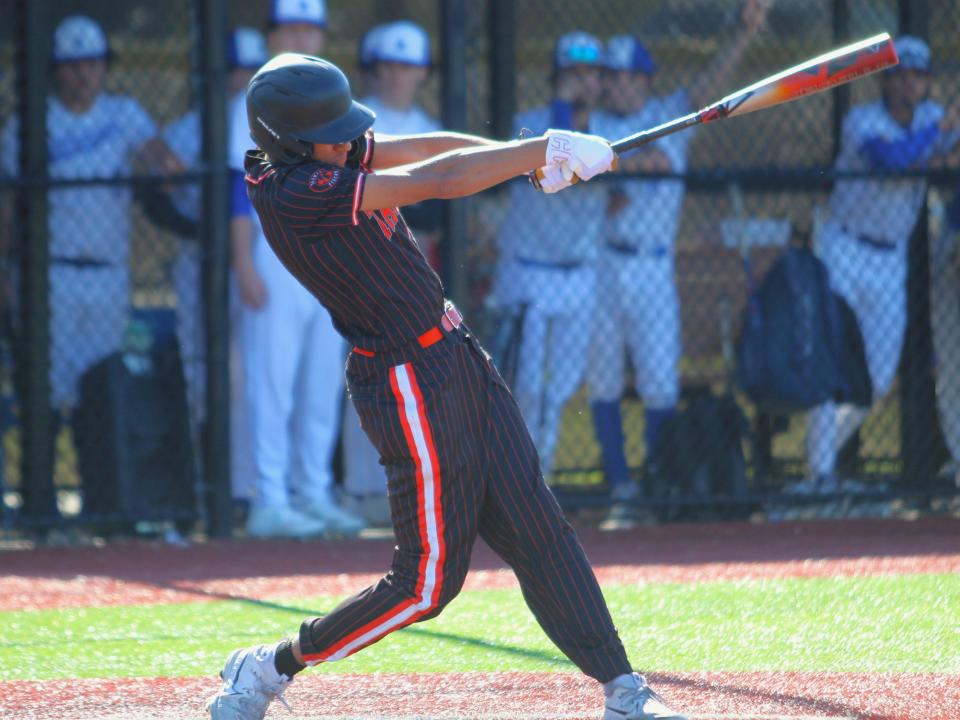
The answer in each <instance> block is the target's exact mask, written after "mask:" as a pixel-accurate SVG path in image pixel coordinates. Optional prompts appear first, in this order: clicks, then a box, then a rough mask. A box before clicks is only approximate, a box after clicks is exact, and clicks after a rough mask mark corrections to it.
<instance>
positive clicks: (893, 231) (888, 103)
mask: <svg viewBox="0 0 960 720" xmlns="http://www.w3.org/2000/svg"><path fill="white" fill-rule="evenodd" d="M895 47H896V50H897V55H898V56H899V57H900V64H899V65H898V66H896V67H895V68H892V69H890V70H887V71H885V72H884V73H883V75H882V77H881V87H882V97H881V99H879V100H876V101H874V102H871V103H866V104H863V105H858V106H855V107H853V108H852V109H851V110H850V112H849V113H848V114H847V117H846V118H845V119H844V122H843V136H842V139H841V146H840V154H839V156H838V157H837V161H836V169H837V171H838V172H841V173H842V172H875V173H878V174H884V173H895V172H901V171H905V172H909V171H912V170H920V169H924V168H926V167H928V165H929V163H930V160H931V158H933V157H934V156H935V155H937V154H940V153H944V152H947V151H949V150H950V148H951V147H952V145H953V144H954V143H955V141H956V140H957V137H958V130H960V104H957V103H954V104H953V105H952V106H951V107H950V109H949V110H948V111H947V112H944V108H943V106H941V105H940V104H938V103H936V102H934V101H932V100H930V99H929V98H928V97H927V95H928V93H929V90H930V80H931V60H930V48H929V47H928V46H927V44H926V43H925V42H924V41H923V40H921V39H920V38H917V37H912V36H909V35H905V36H902V37H900V38H898V39H897V40H896V44H895ZM926 189H927V183H926V180H925V179H924V178H923V177H906V178H894V177H886V178H885V177H854V178H848V179H839V180H837V182H836V184H835V186H834V190H833V193H832V194H831V196H830V206H829V217H828V218H827V219H826V221H825V222H824V223H823V227H822V229H821V232H820V236H819V242H818V245H819V252H820V255H821V258H822V260H823V262H824V263H825V265H826V266H827V268H828V270H829V273H830V284H831V286H832V287H833V289H834V290H835V291H836V292H837V293H839V294H840V295H841V296H842V297H843V298H844V300H846V302H847V303H848V304H849V305H850V307H851V308H852V309H853V311H854V313H855V315H856V317H857V321H858V324H859V326H860V331H861V333H862V334H863V341H864V349H865V352H866V357H867V367H868V369H869V372H870V380H871V382H872V384H873V399H874V402H876V401H877V400H878V399H880V398H882V397H883V396H884V395H886V393H887V391H888V390H889V389H890V385H891V384H892V382H893V378H894V375H895V374H896V371H897V363H898V361H899V358H900V349H901V347H902V345H903V336H904V331H905V329H906V314H907V298H906V281H907V245H908V243H909V239H910V234H911V233H912V231H913V228H914V225H915V224H916V222H917V217H918V216H919V213H920V210H921V208H922V207H923V205H924V199H925V197H926ZM867 412H868V409H866V408H861V407H856V406H853V405H842V406H840V407H839V408H838V407H837V405H836V404H835V403H833V402H828V403H824V404H823V405H819V406H817V407H816V408H814V409H813V410H811V411H810V412H809V414H808V432H807V453H808V462H809V465H810V472H811V475H812V480H813V485H814V488H815V489H818V490H820V491H827V492H829V491H833V490H837V489H839V488H840V487H841V486H840V484H839V483H838V480H837V478H836V475H835V472H834V468H835V463H836V456H837V449H838V448H839V447H840V446H841V445H843V443H844V442H845V441H846V439H847V438H848V437H850V435H851V434H852V433H853V432H854V431H855V430H856V429H857V428H858V427H859V426H860V423H861V422H863V420H864V418H865V417H866V415H867Z"/></svg>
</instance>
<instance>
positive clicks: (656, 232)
mask: <svg viewBox="0 0 960 720" xmlns="http://www.w3.org/2000/svg"><path fill="white" fill-rule="evenodd" d="M511 11H512V20H513V22H514V24H515V27H516V37H517V40H515V50H514V52H515V54H516V72H515V77H514V78H513V82H514V83H515V108H514V109H515V114H514V117H513V126H512V128H511V129H510V131H511V132H513V133H517V132H520V131H521V128H523V127H526V128H529V129H530V130H531V131H533V132H534V133H539V132H542V131H543V130H545V129H546V128H547V127H570V128H574V129H578V130H583V131H589V132H595V133H598V134H601V135H604V136H606V137H609V138H611V139H616V138H619V137H623V136H626V135H629V134H632V133H634V132H637V131H640V130H643V129H647V128H650V127H654V126H656V125H658V124H660V123H662V122H666V121H668V120H671V119H673V118H675V117H678V116H681V115H684V114H687V113H689V112H691V111H693V110H696V109H699V108H700V107H703V106H705V105H706V104H709V103H711V102H713V101H715V100H718V99H720V98H721V97H722V96H724V95H726V94H727V93H730V92H732V91H734V90H736V89H737V88H740V87H744V86H746V85H748V84H750V83H752V82H754V81H756V80H759V79H760V78H763V77H766V76H769V75H772V74H773V73H775V72H777V71H779V70H781V69H784V68H786V67H789V66H791V65H794V64H797V63H799V62H802V61H804V60H806V59H809V58H811V57H814V56H816V55H818V54H820V53H822V52H825V51H827V50H829V49H832V48H834V47H838V46H840V45H843V44H846V43H848V42H851V41H853V40H856V39H861V38H864V37H869V36H870V35H873V34H875V33H878V32H882V31H889V32H891V34H893V35H894V36H899V35H906V34H908V33H911V32H912V33H914V34H917V35H922V36H923V37H925V38H927V43H929V48H930V52H931V57H932V60H931V63H930V65H929V70H930V72H929V73H928V72H926V70H927V69H928V67H927V66H926V65H923V63H922V62H921V63H917V62H915V60H914V56H913V55H911V54H910V53H911V52H913V51H917V52H919V53H920V54H921V55H922V53H923V48H922V46H920V45H916V44H913V43H911V42H908V43H907V44H906V45H905V46H904V48H905V50H904V53H905V57H904V60H905V65H907V64H910V65H911V68H910V69H908V70H905V71H903V72H891V73H886V74H883V75H881V76H877V77H873V78H870V79H867V80H861V81H858V82H855V83H853V84H852V85H850V86H847V87H844V88H841V89H839V90H835V91H832V92H829V93H822V94H819V95H816V96H814V97H809V98H804V99H802V100H800V101H797V102H795V103H791V104H788V105H786V106H782V107H779V108H775V109H771V110H768V111H763V112H760V113H756V114H753V115H749V116H746V117H743V118H737V119H733V120H730V121H729V122H726V123H719V124H716V125H711V126H709V127H701V128H699V129H696V130H693V131H684V133H681V134H677V135H673V136H670V137H668V138H665V139H663V140H660V141H658V142H656V143H654V144H653V145H652V146H649V147H646V148H644V149H642V150H641V151H639V152H637V153H635V154H633V155H632V156H628V157H624V158H623V159H622V162H621V167H620V171H619V172H618V173H615V174H613V175H611V176H604V177H603V178H602V179H601V180H600V181H597V182H592V183H590V184H589V185H587V186H578V187H575V188H573V189H572V190H568V191H564V192H563V193H562V194H559V195H556V196H544V195H542V194H539V193H537V192H536V191H534V190H533V189H532V188H530V187H529V186H528V185H527V184H526V183H525V182H523V181H517V182H515V183H514V184H513V186H512V187H510V188H509V189H505V190H500V191H498V192H494V193H489V194H487V195H486V196H484V197H482V198H479V199H476V200H473V201H471V212H470V215H471V227H472V228H473V232H474V233H475V236H474V237H473V238H472V241H473V242H474V244H475V245H476V246H477V248H483V249H484V250H480V249H475V250H474V251H473V252H474V253H476V254H477V255H478V256H479V257H480V258H482V261H480V262H473V263H471V264H470V265H469V272H471V282H470V283H469V285H470V287H471V288H473V289H474V292H473V293H472V294H471V296H470V301H471V303H472V304H473V307H472V308H471V309H472V312H473V313H482V314H483V316H484V318H485V319H486V323H485V324H484V332H485V340H486V341H487V343H488V344H489V345H490V346H491V348H492V349H493V350H494V351H495V354H496V356H497V359H498V361H499V362H500V364H501V367H502V369H503V370H504V372H506V373H507V374H508V375H509V376H510V380H511V382H512V387H513V390H514V394H515V396H516V397H517V400H518V402H519V403H520V405H521V408H522V409H523V411H524V415H525V417H526V418H527V421H528V424H529V426H530V430H531V433H532V435H533V436H534V439H535V441H536V442H537V445H538V447H539V449H540V453H541V459H542V462H543V465H544V468H545V470H546V471H547V472H548V473H550V479H551V482H552V483H553V484H554V487H555V488H556V489H557V491H558V493H559V494H561V497H563V498H564V499H566V500H568V501H569V502H571V503H575V502H589V499H590V498H597V499H599V501H600V502H609V501H610V499H613V500H614V501H616V500H621V499H622V500H626V501H632V502H634V503H637V504H639V505H640V506H642V507H646V508H654V509H657V508H659V510H658V512H657V513H656V515H657V516H658V517H660V518H664V517H666V518H671V517H679V516H682V515H683V513H684V512H685V511H684V510H683V507H684V506H690V507H693V508H694V510H693V511H694V513H695V514H696V515H697V516H703V515H704V514H705V513H706V514H709V513H710V512H712V511H713V510H716V509H717V508H721V512H723V508H726V510H727V511H729V512H731V513H733V514H736V515H740V516H742V515H744V514H746V513H749V512H752V511H755V510H758V509H764V508H765V509H767V510H768V511H769V512H770V513H771V515H773V516H783V515H784V514H789V513H785V512H784V511H783V509H782V508H783V507H784V506H783V505H780V502H781V501H782V502H783V503H785V504H786V505H793V506H802V505H809V504H810V501H811V500H816V501H818V502H819V501H824V502H825V501H827V500H830V501H837V500H840V501H843V502H841V503H839V504H837V503H834V504H832V505H831V506H830V507H826V506H825V505H823V504H821V507H820V508H819V511H822V512H824V513H827V514H829V513H830V512H833V511H835V510H838V508H848V506H847V505H844V504H843V503H849V502H850V499H851V498H856V497H860V498H861V499H873V498H878V497H883V498H885V499H889V498H890V497H891V496H893V495H902V494H912V493H916V494H920V495H923V494H925V493H930V492H933V493H935V492H943V493H947V494H950V493H955V492H956V490H955V488H956V486H955V484H954V483H955V478H956V471H957V465H956V458H957V454H956V450H957V440H956V439H955V438H951V434H956V433H955V431H953V430H952V427H953V425H954V423H955V422H956V421H955V419H954V415H955V413H956V410H955V409H954V408H955V407H956V406H957V405H956V399H954V396H953V395H952V390H951V389H950V388H951V379H950V378H951V377H955V374H956V369H955V367H954V368H952V367H951V365H952V363H954V360H952V359H951V358H953V356H954V355H955V353H954V352H953V351H952V350H951V349H950V348H951V346H950V340H949V338H950V337H951V336H952V337H958V336H960V327H958V326H957V324H956V321H955V319H953V320H948V319H947V318H948V316H949V317H951V318H956V315H955V313H956V311H957V306H958V292H957V286H956V279H957V274H956V262H955V260H950V259H949V258H955V257H956V244H955V243H956V239H955V238H956V236H955V234H953V233H952V232H951V229H950V228H951V226H950V217H951V214H950V211H949V205H948V203H949V198H950V197H951V193H952V191H953V187H954V186H955V184H956V177H957V176H956V170H955V168H956V160H957V153H956V151H955V147H956V146H955V145H954V141H955V140H956V125H955V124H954V119H953V118H954V117H955V116H952V115H951V110H950V107H951V105H953V104H954V103H956V101H957V99H958V98H957V94H956V89H955V84H956V83H955V80H956V71H957V58H956V51H955V48H954V46H953V44H952V42H951V40H950V37H949V33H945V32H943V29H944V28H948V27H954V26H955V24H956V22H957V19H958V16H960V9H958V8H957V6H956V5H955V4H953V3H949V4H948V3H940V4H936V5H935V6H934V5H927V4H923V3H897V2H887V3H858V2H833V1H831V0H823V1H822V2H815V3H809V2H789V1H786V2H776V3H763V2H745V3H731V2H711V1H709V0H691V1H688V2H670V3H667V2H645V3H617V2H605V3H600V4H599V5H591V6H589V7H587V6H586V5H581V4H577V3H569V4H563V5H558V4H556V3H538V2H523V3H515V4H513V6H512V9H511ZM918 65H922V67H919V69H918ZM491 92H494V93H495V92H497V90H496V88H494V89H492V90H491ZM882 97H886V98H888V100H887V105H886V106H884V105H883V103H882V101H881V98H882ZM906 106H909V107H910V110H909V111H908V110H907V109H906ZM884 107H887V108H891V107H895V108H896V110H889V109H888V110H885V109H884ZM953 112H955V111H953ZM492 113H493V111H491V114H492ZM476 115H477V116H478V117H480V118H483V117H484V115H483V113H482V112H477V113H476ZM893 115H895V117H893ZM471 116H473V114H471ZM941 117H946V118H947V119H946V120H945V121H944V122H942V123H940V118H941ZM938 123H939V125H938ZM934 125H937V127H936V128H934ZM472 129H474V130H476V131H482V126H475V127H473V128H472ZM922 133H926V134H927V135H926V138H927V139H926V140H925V141H919V140H914V138H916V137H918V135H919V134H922ZM915 142H916V143H917V144H914V143H915ZM929 179H933V183H932V184H931V183H929V182H928V180H929ZM951 253H952V254H951ZM928 262H929V265H928ZM928 268H929V269H928ZM931 273H932V274H931ZM947 278H950V280H947ZM949 283H953V285H952V286H950V285H948V284H949ZM948 287H952V288H953V289H948ZM931 311H932V312H933V314H931ZM931 319H932V320H933V323H932V338H933V341H934V342H936V352H934V351H933V350H934V348H933V347H932V345H931ZM934 396H936V397H937V399H938V400H939V402H938V403H937V404H936V407H935V403H934ZM841 400H842V401H845V402H843V403H840V402H835V401H841ZM948 445H952V447H953V448H954V452H953V453H952V454H951V453H950V452H949V451H948V449H947V446H948ZM772 498H778V500H776V501H773V500H771V499H772ZM886 507H889V505H887V506H886Z"/></svg>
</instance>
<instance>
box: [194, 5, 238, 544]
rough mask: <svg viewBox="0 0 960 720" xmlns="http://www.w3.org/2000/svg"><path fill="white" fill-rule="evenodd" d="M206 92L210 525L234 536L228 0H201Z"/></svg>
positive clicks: (206, 449) (212, 533)
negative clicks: (230, 389) (230, 342)
mask: <svg viewBox="0 0 960 720" xmlns="http://www.w3.org/2000/svg"><path fill="white" fill-rule="evenodd" d="M198 1H199V3H200V5H199V8H198V10H199V12H198V13H197V16H198V22H199V24H200V28H199V32H198V33H197V35H198V37H199V38H200V42H201V43H202V46H201V54H200V57H201V70H202V72H201V73H200V77H201V82H200V89H201V90H200V97H201V98H202V125H203V161H204V166H205V167H206V172H205V174H204V178H203V220H202V223H201V235H200V238H201V242H202V243H203V246H204V247H205V248H206V253H205V254H204V271H203V298H204V309H203V310H204V313H205V320H206V323H205V324H206V338H205V340H206V346H207V368H206V373H207V390H206V392H207V397H206V401H207V438H206V440H207V442H206V443H205V445H204V465H203V467H204V474H205V476H206V477H205V485H204V487H205V490H206V493H205V497H204V500H205V502H206V512H207V531H208V533H209V535H210V536H211V537H228V536H229V535H230V533H231V530H232V522H231V519H232V493H231V488H230V391H229V388H230V383H229V338H230V332H231V328H230V314H229V307H230V300H229V289H228V287H229V272H228V268H229V263H230V261H229V250H228V249H229V231H228V228H229V212H228V205H227V192H228V182H229V178H228V174H227V101H228V98H227V95H226V87H227V69H226V47H227V40H226V27H227V6H226V0H198Z"/></svg>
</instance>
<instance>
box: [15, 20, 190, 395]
mask: <svg viewBox="0 0 960 720" xmlns="http://www.w3.org/2000/svg"><path fill="white" fill-rule="evenodd" d="M52 60H53V78H54V88H55V94H54V95H51V96H50V98H49V99H48V101H47V132H48V152H49V173H50V177H52V178H54V179H57V180H81V179H95V178H108V179H113V178H117V177H124V176H129V175H130V174H131V168H132V165H133V164H134V163H142V164H143V165H145V166H146V167H147V168H149V169H151V170H152V171H155V172H161V173H174V172H179V171H181V170H182V167H183V166H182V165H181V164H180V163H179V162H178V161H177V160H176V158H175V157H174V155H173V154H172V153H171V152H170V150H169V148H167V146H166V144H165V143H164V142H163V141H162V140H161V139H160V138H158V137H157V128H156V125H155V124H154V122H153V120H152V119H151V118H150V116H149V115H148V114H147V112H146V111H145V110H144V109H143V107H141V105H140V103H139V102H137V100H135V99H134V98H132V97H127V96H121V95H112V94H108V93H106V92H104V91H103V85H104V80H105V77H106V73H107V69H108V64H109V60H110V50H109V46H108V44H107V38H106V35H104V32H103V30H102V28H101V27H100V25H99V24H97V23H96V22H95V21H94V20H92V19H90V18H89V17H86V16H83V15H71V16H68V17H66V18H64V19H63V20H62V21H61V22H60V23H59V24H58V25H57V28H56V30H55V32H54V37H53V57H52ZM18 133H19V118H18V117H17V116H13V117H11V118H10V120H9V121H8V122H7V124H6V126H5V127H4V129H3V135H2V152H0V155H2V162H3V169H4V171H5V172H6V173H8V174H9V175H11V176H15V175H17V174H18V167H17V158H18V155H19V136H18ZM132 201H133V191H132V189H131V188H130V187H129V186H127V185H85V186H76V187H65V188H55V189H52V190H51V191H50V195H49V213H50V215H49V223H48V227H49V233H50V235H49V242H50V343H51V348H50V362H51V377H50V380H51V402H52V404H53V407H54V408H55V409H56V410H60V409H61V408H64V407H72V406H74V405H76V402H77V394H78V381H79V379H80V376H81V375H82V374H83V373H84V372H85V371H86V370H87V369H89V368H90V367H91V366H93V365H94V364H96V363H97V362H99V361H100V360H102V359H103V358H105V357H107V356H108V355H110V354H112V353H114V352H116V351H117V350H119V349H120V343H121V337H122V335H123V331H124V327H125V325H126V322H127V319H128V311H129V304H130V266H129V265H130V229H131V215H130V213H131V206H132Z"/></svg>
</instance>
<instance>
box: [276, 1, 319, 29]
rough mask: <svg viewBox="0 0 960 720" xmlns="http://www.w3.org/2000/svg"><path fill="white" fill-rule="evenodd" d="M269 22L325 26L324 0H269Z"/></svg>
mask: <svg viewBox="0 0 960 720" xmlns="http://www.w3.org/2000/svg"><path fill="white" fill-rule="evenodd" d="M270 23H271V24H272V25H294V24H298V23H308V24H310V25H316V26H317V27H321V28H325V27H327V6H326V3H325V2H324V0H271V2H270Z"/></svg>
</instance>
